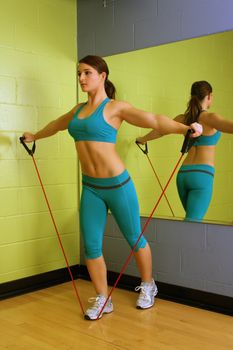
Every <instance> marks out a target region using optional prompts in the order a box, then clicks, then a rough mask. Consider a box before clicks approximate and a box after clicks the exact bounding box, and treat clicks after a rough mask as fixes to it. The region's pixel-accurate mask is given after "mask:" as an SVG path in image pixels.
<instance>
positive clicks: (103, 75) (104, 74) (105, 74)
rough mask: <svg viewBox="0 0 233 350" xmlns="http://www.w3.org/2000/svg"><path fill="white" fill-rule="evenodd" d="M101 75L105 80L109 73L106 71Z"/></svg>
mask: <svg viewBox="0 0 233 350" xmlns="http://www.w3.org/2000/svg"><path fill="white" fill-rule="evenodd" d="M100 75H101V76H102V77H103V80H104V81H105V80H106V77H107V73H106V72H102V73H101V74H100Z"/></svg>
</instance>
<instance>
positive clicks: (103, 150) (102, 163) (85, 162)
mask: <svg viewBox="0 0 233 350" xmlns="http://www.w3.org/2000/svg"><path fill="white" fill-rule="evenodd" d="M76 150H77V153H78V158H79V161H80V164H81V169H82V173H83V174H84V175H87V176H91V177H95V178H108V177H113V176H117V175H119V174H121V173H122V172H123V171H124V170H125V165H124V163H123V162H122V160H121V158H120V157H119V155H118V154H117V152H116V146H115V144H114V143H109V142H96V141H78V142H76Z"/></svg>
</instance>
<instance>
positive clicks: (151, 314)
mask: <svg viewBox="0 0 233 350" xmlns="http://www.w3.org/2000/svg"><path fill="white" fill-rule="evenodd" d="M76 285H77V288H78V291H79V294H80V297H81V300H82V303H83V306H84V308H86V307H87V305H88V303H87V300H88V298H89V297H91V296H94V293H93V289H92V286H91V283H90V282H89V281H84V280H78V281H76ZM136 298H137V294H136V292H135V293H134V292H129V291H124V290H121V289H116V290H115V291H114V292H113V302H114V312H113V313H111V314H109V315H104V316H103V317H102V319H100V320H98V321H87V320H84V319H83V315H82V312H81V309H80V306H79V304H78V302H77V299H76V297H75V294H74V291H73V287H72V284H71V282H69V283H64V284H61V285H58V286H54V287H51V288H47V289H43V290H40V291H36V292H33V293H29V294H24V295H21V296H18V297H14V298H9V299H6V300H3V301H1V302H0V350H3V349H4V350H5V349H8V350H95V349H100V350H112V349H118V350H126V349H127V350H131V349H134V350H139V349H140V350H144V349H146V350H147V349H149V350H150V349H153V350H207V349H210V350H227V349H229V350H232V349H233V317H231V316H226V315H222V314H218V313H214V312H210V311H205V310H202V309H198V308H194V307H189V306H185V305H181V304H178V303H173V302H169V301H165V300H161V299H159V298H157V300H156V304H155V306H154V307H153V308H151V309H149V310H137V309H136V308H135V301H136Z"/></svg>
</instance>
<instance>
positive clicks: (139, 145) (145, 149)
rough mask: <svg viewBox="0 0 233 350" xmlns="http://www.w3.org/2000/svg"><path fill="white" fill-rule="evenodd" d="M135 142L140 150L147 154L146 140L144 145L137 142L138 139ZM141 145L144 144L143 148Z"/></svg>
mask: <svg viewBox="0 0 233 350" xmlns="http://www.w3.org/2000/svg"><path fill="white" fill-rule="evenodd" d="M135 143H136V145H137V146H138V147H139V148H140V150H141V151H142V152H143V153H144V154H148V147H147V142H146V143H145V145H142V144H141V143H140V142H138V141H137V140H136V141H135ZM142 146H145V148H144V149H143V147H142Z"/></svg>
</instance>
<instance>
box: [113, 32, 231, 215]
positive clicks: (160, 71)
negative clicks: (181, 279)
mask: <svg viewBox="0 0 233 350" xmlns="http://www.w3.org/2000/svg"><path fill="white" fill-rule="evenodd" d="M232 42H233V32H226V33H221V34H216V35H211V36H207V37H202V38H197V39H191V40H186V41H183V42H177V43H172V44H168V45H162V46H158V47H154V48H149V49H143V50H138V51H134V52H130V53H124V54H119V55H115V56H111V57H106V61H107V62H108V65H109V68H110V76H109V78H110V80H112V81H113V82H114V83H115V85H116V88H117V90H118V99H123V100H127V101H129V102H131V103H132V104H133V105H134V106H136V107H138V108H141V109H145V110H148V111H152V112H155V113H163V114H167V115H168V116H169V117H171V118H173V117H175V116H176V115H177V114H179V113H182V112H183V111H184V110H185V108H186V104H187V101H188V99H189V92H190V87H191V84H192V82H193V81H196V80H207V81H209V82H210V83H211V84H212V85H213V89H214V103H213V106H212V108H211V111H214V112H218V113H219V114H221V115H223V116H224V117H225V118H229V119H232V118H233V98H232V96H233V84H232V77H233V64H232V62H233V45H232ZM146 131H148V130H147V129H138V128H135V127H133V126H130V125H126V124H125V125H123V127H122V128H121V130H120V133H119V138H118V149H119V151H120V153H121V155H122V157H123V159H124V161H125V164H126V166H127V168H128V169H129V171H130V172H131V174H132V177H133V179H134V181H135V185H136V188H137V192H138V195H139V201H140V206H141V214H142V215H146V216H147V215H149V214H150V212H151V210H152V209H153V207H154V205H155V202H156V201H157V199H158V197H159V195H160V193H161V191H160V188H159V186H158V183H157V181H156V179H155V176H154V174H153V172H152V170H151V168H150V165H149V162H148V160H147V159H146V157H145V156H144V155H143V153H142V152H141V151H140V150H139V149H138V147H137V146H136V145H135V143H134V140H135V138H136V137H137V136H139V135H142V134H144V133H145V132H146ZM182 143H183V138H182V136H174V135H172V136H171V135H170V136H167V137H164V138H161V139H159V140H157V141H153V142H150V143H149V144H148V145H149V156H150V158H151V160H152V163H153V164H154V167H155V170H156V172H157V174H158V176H159V177H160V179H161V182H162V184H165V183H166V182H167V180H168V178H169V175H170V174H171V172H172V170H173V168H174V166H175V164H176V162H177V161H178V158H179V156H180V149H181V145H182ZM232 159H233V137H232V135H227V134H224V135H223V136H222V139H221V141H220V142H219V144H218V147H217V155H216V176H215V185H214V195H213V199H212V202H211V205H210V208H209V210H208V213H207V215H206V219H207V220H217V221H232V219H233V215H232V214H233V199H232V198H233V161H232ZM167 196H168V199H169V201H170V203H171V205H172V208H173V210H174V212H175V215H176V216H177V217H183V216H184V212H183V208H182V206H181V204H180V202H179V199H178V195H177V191H176V186H175V177H174V178H173V180H172V183H171V185H170V186H169V188H168V190H167ZM156 215H158V216H171V212H170V210H169V207H168V205H167V203H166V201H165V200H164V199H162V201H161V204H160V206H159V207H158V209H157V210H156V212H155V216H156Z"/></svg>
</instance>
